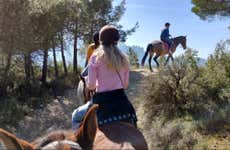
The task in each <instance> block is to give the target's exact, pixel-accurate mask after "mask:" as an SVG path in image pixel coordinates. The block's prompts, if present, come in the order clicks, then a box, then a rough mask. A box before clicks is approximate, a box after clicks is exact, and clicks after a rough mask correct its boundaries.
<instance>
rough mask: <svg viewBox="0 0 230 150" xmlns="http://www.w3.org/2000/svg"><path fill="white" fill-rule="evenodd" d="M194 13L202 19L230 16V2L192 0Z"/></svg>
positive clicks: (221, 0)
mask: <svg viewBox="0 0 230 150" xmlns="http://www.w3.org/2000/svg"><path fill="white" fill-rule="evenodd" d="M192 3H193V4H194V6H193V8H192V12H194V13H195V14H196V15H198V16H199V17H200V18H201V19H211V18H213V17H215V16H222V17H223V16H230V2H229V1H228V0H192Z"/></svg>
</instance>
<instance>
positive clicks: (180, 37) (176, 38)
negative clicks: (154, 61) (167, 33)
mask: <svg viewBox="0 0 230 150" xmlns="http://www.w3.org/2000/svg"><path fill="white" fill-rule="evenodd" d="M184 38H185V36H177V37H174V38H173V39H175V40H181V39H184Z"/></svg>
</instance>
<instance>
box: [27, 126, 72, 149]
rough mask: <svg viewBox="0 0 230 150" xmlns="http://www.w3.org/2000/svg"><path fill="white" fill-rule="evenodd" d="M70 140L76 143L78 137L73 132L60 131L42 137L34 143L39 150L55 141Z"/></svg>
mask: <svg viewBox="0 0 230 150" xmlns="http://www.w3.org/2000/svg"><path fill="white" fill-rule="evenodd" d="M63 140H69V141H73V142H76V137H75V136H74V134H73V132H71V131H64V130H58V131H54V132H51V133H49V134H47V135H45V136H43V137H40V138H38V139H36V140H35V141H33V142H32V143H33V144H34V145H35V147H36V148H37V149H41V148H42V147H44V146H46V145H48V144H50V143H52V142H54V141H63Z"/></svg>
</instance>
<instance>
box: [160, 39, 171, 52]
mask: <svg viewBox="0 0 230 150" xmlns="http://www.w3.org/2000/svg"><path fill="white" fill-rule="evenodd" d="M161 44H162V47H163V49H165V50H167V51H169V45H168V43H166V42H163V41H161Z"/></svg>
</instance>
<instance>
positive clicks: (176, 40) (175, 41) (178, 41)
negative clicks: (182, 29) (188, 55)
mask: <svg viewBox="0 0 230 150" xmlns="http://www.w3.org/2000/svg"><path fill="white" fill-rule="evenodd" d="M173 43H174V48H177V46H178V45H179V44H180V40H178V39H177V38H174V39H173Z"/></svg>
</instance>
